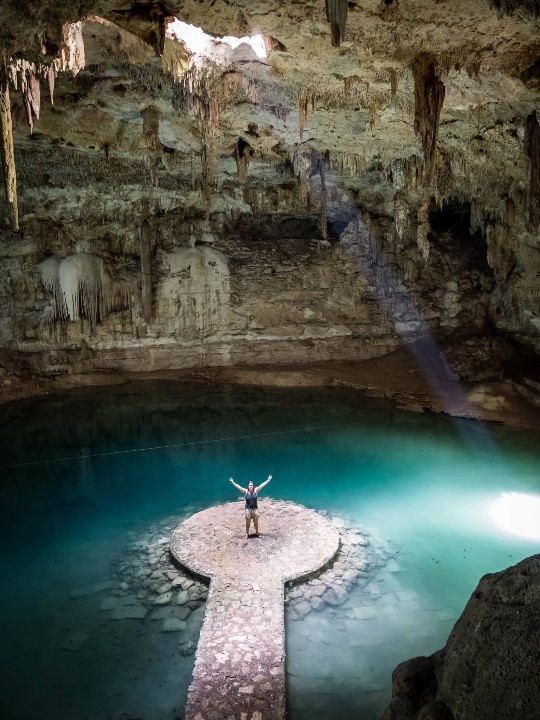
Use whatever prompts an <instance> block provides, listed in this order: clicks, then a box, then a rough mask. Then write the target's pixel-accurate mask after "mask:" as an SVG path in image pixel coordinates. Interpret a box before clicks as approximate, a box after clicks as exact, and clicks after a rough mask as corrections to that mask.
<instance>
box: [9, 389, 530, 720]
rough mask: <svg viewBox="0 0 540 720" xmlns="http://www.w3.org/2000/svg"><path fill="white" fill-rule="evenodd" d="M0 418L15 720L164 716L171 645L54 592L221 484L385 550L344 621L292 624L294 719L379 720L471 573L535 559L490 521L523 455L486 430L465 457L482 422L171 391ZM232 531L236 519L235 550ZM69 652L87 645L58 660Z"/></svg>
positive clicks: (39, 406) (83, 396)
mask: <svg viewBox="0 0 540 720" xmlns="http://www.w3.org/2000/svg"><path fill="white" fill-rule="evenodd" d="M0 417H1V419H0V450H1V457H2V463H1V465H2V469H1V477H2V480H1V482H0V523H1V526H2V530H3V542H2V548H1V553H0V570H1V573H2V578H3V580H4V582H3V592H2V595H1V615H0V622H1V625H2V638H3V647H4V653H5V655H6V657H8V658H9V662H8V663H7V665H6V669H5V670H4V672H3V673H2V681H1V682H2V686H3V687H2V691H1V693H0V696H1V698H2V700H1V702H2V704H3V706H4V716H6V717H10V718H14V719H15V718H18V719H20V720H27V719H29V718H31V717H34V716H35V714H36V708H39V715H40V718H41V719H42V720H49V719H51V720H52V718H55V720H59V719H62V718H66V719H67V718H69V720H79V719H80V720H84V719H85V718H91V719H92V720H101V718H103V720H106V719H108V718H113V719H114V720H117V719H118V720H119V719H120V718H127V717H141V718H144V720H161V718H175V717H178V716H181V713H182V709H183V704H184V702H185V697H186V692H187V687H188V685H189V680H190V677H191V672H192V668H193V657H192V656H191V657H183V656H182V655H181V654H180V653H179V652H178V639H177V638H176V637H175V633H163V632H161V629H160V628H159V627H156V623H155V622H154V623H152V622H151V621H148V620H146V619H145V620H123V621H120V622H112V621H111V620H110V619H109V616H108V613H104V612H103V611H100V610H99V606H100V603H101V602H102V600H103V597H104V596H105V595H106V594H107V592H101V593H99V592H98V593H92V594H88V595H85V596H81V597H79V598H76V599H71V598H70V594H69V593H70V591H71V590H72V589H73V588H77V587H81V586H88V585H89V584H92V583H96V582H100V581H104V580H107V579H108V578H109V577H110V573H111V561H112V560H113V558H115V557H116V556H118V555H119V554H121V553H122V552H124V549H125V546H126V540H127V537H128V533H130V536H131V537H133V536H135V537H137V536H138V535H139V534H141V533H143V532H144V531H145V530H146V528H148V526H149V525H151V524H152V523H157V522H159V521H160V520H161V519H162V518H164V517H167V516H170V515H172V514H176V513H180V512H181V511H182V508H185V507H188V506H196V507H208V506H210V505H212V504H215V503H219V502H224V501H228V500H233V499H234V498H235V497H236V496H235V495H234V494H233V495H231V488H230V485H229V484H228V483H227V478H228V477H229V475H232V476H233V477H235V479H236V480H237V481H238V482H247V481H248V479H254V480H255V481H257V480H259V479H261V480H262V479H264V478H265V477H266V476H267V475H268V473H272V475H273V476H274V480H273V482H272V485H271V486H270V487H269V488H268V490H269V491H271V492H270V494H271V495H273V496H275V497H280V498H285V499H290V500H293V501H296V502H300V503H304V504H306V505H309V506H310V507H314V508H317V509H329V510H332V511H338V512H340V513H343V514H344V515H346V516H350V517H351V518H352V519H353V520H354V521H355V522H356V523H359V524H362V525H363V526H365V527H367V528H368V529H370V531H371V532H372V534H373V536H374V537H375V538H378V539H379V540H380V542H381V543H387V542H390V543H391V544H392V547H394V548H395V549H396V550H395V556H394V557H393V558H392V560H391V561H390V563H388V564H387V566H386V567H385V568H382V569H380V570H379V571H378V573H377V575H375V576H374V577H373V578H370V583H369V585H368V586H367V587H366V588H362V589H360V588H358V589H356V590H354V591H353V592H352V593H351V596H350V597H349V599H348V600H347V602H346V603H345V605H343V606H342V607H341V608H337V609H326V610H324V611H323V612H321V613H312V614H311V615H309V616H308V617H307V618H306V619H305V620H303V621H295V622H292V621H291V620H290V618H289V620H288V622H287V667H288V702H289V710H288V716H289V717H290V718H292V720H303V718H307V717H310V718H312V717H320V718H338V717H339V718H344V719H346V718H353V717H354V718H360V719H361V720H362V719H364V720H374V719H375V718H377V717H378V716H379V715H380V712H381V711H382V709H383V708H384V706H385V705H386V704H387V702H388V699H389V697H390V676H391V671H392V669H393V667H394V666H395V664H396V663H397V662H399V661H400V660H403V659H405V658H406V657H410V656H411V655H417V654H424V653H430V652H433V651H434V650H436V649H437V648H439V647H441V646H442V645H443V644H444V642H445V640H446V637H447V635H448V632H449V630H450V628H451V626H452V624H453V623H454V621H455V619H456V617H457V616H458V615H459V613H460V612H461V610H462V608H463V606H464V604H465V602H466V600H467V598H468V596H469V595H470V592H471V591H472V590H473V589H474V587H475V585H476V584H477V582H478V580H479V578H480V576H481V575H482V574H484V573H485V572H488V571H494V570H498V569H501V568H503V567H505V566H507V565H509V564H512V563H514V562H517V561H518V560H519V559H521V558H522V557H524V556H526V555H529V554H532V553H533V552H535V551H537V550H538V544H537V543H536V545H535V544H534V543H531V542H528V541H526V540H521V539H519V538H518V537H513V536H512V535H508V534H506V535H503V534H501V532H500V531H499V530H498V528H497V527H496V526H495V525H494V524H493V522H492V518H491V517H490V515H489V510H488V508H489V504H490V502H491V501H492V500H493V499H494V498H496V497H497V496H498V495H499V494H500V493H504V492H508V491H514V492H523V493H536V494H538V493H540V483H539V481H538V478H539V477H540V472H539V471H540V454H539V452H538V450H537V443H536V438H535V437H534V436H533V435H525V434H521V435H518V433H517V432H515V431H511V430H508V429H505V428H501V427H494V428H492V429H491V434H492V435H493V437H494V438H495V440H496V442H497V447H498V449H499V451H498V453H496V454H493V453H492V452H491V451H490V447H489V446H487V447H484V449H482V443H477V442H472V443H471V442H469V441H468V440H474V439H475V438H477V437H478V438H480V439H481V438H482V437H484V434H485V431H484V428H483V426H482V425H481V424H480V423H475V422H472V421H461V420H458V421H456V420H450V419H449V418H447V417H444V416H437V415H415V414H409V413H404V412H400V411H396V410H395V409H393V408H392V407H390V406H389V405H388V404H386V403H385V402H383V401H380V400H375V399H366V398H362V397H361V396H359V395H357V394H355V393H352V392H350V391H343V390H337V389H336V390H330V389H326V390H316V391H313V390H305V389H301V390H296V389H294V390H293V389H269V388H264V389H261V388H257V389H246V388H232V387H218V388H210V389H206V388H205V389H201V388H192V387H188V386H185V385H179V384H171V383H144V384H143V383H141V384H127V385H122V386H119V387H115V388H97V389H95V388H94V389H84V390H80V391H77V392H73V393H70V394H66V395H59V396H54V397H48V398H42V399H37V400H28V401H23V402H19V403H16V404H13V405H10V406H5V407H4V408H2V410H1V416H0ZM144 448H154V449H147V450H144ZM479 448H480V449H479ZM132 451H135V452H132ZM43 461H46V462H43ZM34 463H35V464H34ZM241 520H242V509H241V505H240V504H239V531H240V532H241V524H242V522H241ZM261 522H262V523H263V522H264V504H263V505H262V516H261ZM377 541H378V540H377ZM109 592H110V591H109ZM366 608H367V609H366ZM199 623H200V619H199ZM196 630H197V628H195V630H194V631H196ZM73 634H75V635H76V636H77V637H79V638H81V637H82V636H85V639H84V641H83V642H82V643H81V645H80V647H79V648H78V649H74V650H66V649H64V648H63V647H62V645H63V644H65V641H66V638H67V637H72V636H73Z"/></svg>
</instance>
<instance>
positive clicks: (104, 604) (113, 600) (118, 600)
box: [99, 595, 138, 610]
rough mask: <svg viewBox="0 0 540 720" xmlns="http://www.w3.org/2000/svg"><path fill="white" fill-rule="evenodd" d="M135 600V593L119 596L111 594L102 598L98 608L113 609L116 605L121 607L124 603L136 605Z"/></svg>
mask: <svg viewBox="0 0 540 720" xmlns="http://www.w3.org/2000/svg"><path fill="white" fill-rule="evenodd" d="M137 600H138V598H137V595H121V596H120V597H117V596H116V595H112V596H111V597H106V598H103V600H102V601H101V605H100V606H99V609H100V610H114V609H115V608H117V607H123V606H125V605H136V604H137Z"/></svg>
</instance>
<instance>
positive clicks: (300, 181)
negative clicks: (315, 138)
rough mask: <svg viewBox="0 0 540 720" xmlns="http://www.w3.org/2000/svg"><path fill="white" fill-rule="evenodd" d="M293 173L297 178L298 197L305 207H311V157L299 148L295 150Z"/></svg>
mask: <svg viewBox="0 0 540 720" xmlns="http://www.w3.org/2000/svg"><path fill="white" fill-rule="evenodd" d="M292 163H293V171H294V174H295V176H296V181H297V187H298V196H299V199H300V203H301V204H302V206H303V207H305V208H307V207H308V205H309V186H308V177H309V174H310V172H311V167H312V159H311V156H309V155H307V154H304V153H303V152H302V151H301V150H300V148H299V147H296V148H295V149H294V152H293V155H292Z"/></svg>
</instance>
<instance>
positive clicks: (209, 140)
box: [202, 134, 216, 220]
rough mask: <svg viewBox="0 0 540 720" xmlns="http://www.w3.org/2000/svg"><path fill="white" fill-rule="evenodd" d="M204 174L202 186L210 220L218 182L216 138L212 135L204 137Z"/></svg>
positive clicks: (206, 214) (207, 216)
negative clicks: (213, 197) (215, 187)
mask: <svg viewBox="0 0 540 720" xmlns="http://www.w3.org/2000/svg"><path fill="white" fill-rule="evenodd" d="M202 166H203V176H202V188H203V197H204V201H205V205H206V207H205V219H206V220H208V219H209V217H210V212H211V203H212V196H213V194H214V186H215V182H216V154H215V149H214V138H213V136H212V135H209V134H208V135H206V136H205V137H203V157H202Z"/></svg>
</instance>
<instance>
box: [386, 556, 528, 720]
mask: <svg viewBox="0 0 540 720" xmlns="http://www.w3.org/2000/svg"><path fill="white" fill-rule="evenodd" d="M539 617H540V555H533V556H532V557H529V558H526V559H525V560H523V561H522V562H520V563H518V564H517V565H514V566H513V567H510V568H508V569H506V570H503V571H502V572H499V573H493V574H490V575H486V576H485V577H483V578H482V579H481V580H480V583H479V584H478V587H477V588H476V590H475V591H474V593H473V594H472V596H471V598H470V600H469V602H468V603H467V606H466V607H465V610H464V611H463V614H462V615H461V617H460V618H459V620H458V621H457V623H456V624H455V626H454V628H453V630H452V632H451V634H450V637H449V638H448V642H447V644H446V647H445V648H444V649H443V650H441V651H439V652H437V653H435V654H434V655H432V656H431V657H429V658H426V657H420V658H413V659H412V660H407V661H406V662H404V663H401V665H398V667H397V668H396V669H395V670H394V673H393V675H392V694H393V699H392V702H391V704H390V706H389V707H388V708H387V709H386V711H385V713H384V714H383V716H382V720H508V719H510V718H511V719H512V720H514V718H515V719H517V718H519V720H538V717H539V708H540V683H539V682H538V669H539V668H540V624H539V622H538V618H539Z"/></svg>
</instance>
